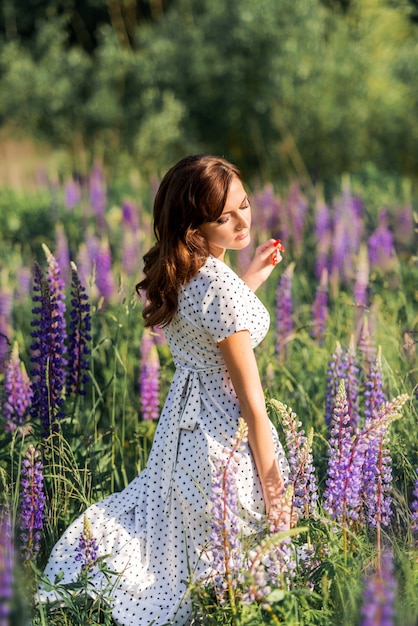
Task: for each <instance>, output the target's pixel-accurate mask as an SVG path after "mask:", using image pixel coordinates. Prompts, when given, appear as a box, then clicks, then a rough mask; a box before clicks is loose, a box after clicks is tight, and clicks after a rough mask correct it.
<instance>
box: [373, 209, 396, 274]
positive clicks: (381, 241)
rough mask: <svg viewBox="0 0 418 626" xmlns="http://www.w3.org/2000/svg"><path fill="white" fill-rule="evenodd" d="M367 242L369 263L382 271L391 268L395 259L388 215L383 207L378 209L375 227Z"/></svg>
mask: <svg viewBox="0 0 418 626" xmlns="http://www.w3.org/2000/svg"><path fill="white" fill-rule="evenodd" d="M367 243H368V247H369V260H370V265H371V266H372V267H375V268H379V269H381V270H382V271H383V272H386V271H387V270H389V269H391V268H392V267H393V264H394V260H395V248H394V237H393V233H392V231H391V230H390V229H389V216H388V212H387V211H386V210H385V209H382V210H381V211H380V213H379V219H378V225H377V228H376V230H375V231H374V232H373V233H372V235H371V236H370V237H369V239H368V242H367Z"/></svg>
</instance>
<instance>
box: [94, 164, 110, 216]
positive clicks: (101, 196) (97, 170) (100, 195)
mask: <svg viewBox="0 0 418 626" xmlns="http://www.w3.org/2000/svg"><path fill="white" fill-rule="evenodd" d="M106 195H107V194H106V181H105V177H104V172H103V168H102V166H101V165H100V163H96V164H95V166H94V167H93V171H92V172H91V174H90V204H91V206H92V207H93V210H94V213H95V215H96V217H97V224H98V226H99V228H102V227H103V226H104V215H105V209H106Z"/></svg>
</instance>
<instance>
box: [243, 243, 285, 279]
mask: <svg viewBox="0 0 418 626" xmlns="http://www.w3.org/2000/svg"><path fill="white" fill-rule="evenodd" d="M282 252H284V248H283V246H282V244H281V242H280V239H269V240H268V241H267V242H266V243H262V244H261V245H260V246H258V247H257V248H256V251H255V256H254V259H253V260H252V261H251V263H250V265H249V266H248V268H247V269H246V271H245V272H244V274H243V276H242V280H243V281H244V282H245V283H246V284H247V285H248V287H249V288H250V289H251V290H252V291H256V290H257V289H258V288H259V287H260V285H262V284H263V283H264V282H265V281H266V280H267V278H268V277H269V276H270V274H271V272H272V271H273V269H274V268H275V266H276V265H277V264H278V263H280V261H281V260H282V255H281V253H282Z"/></svg>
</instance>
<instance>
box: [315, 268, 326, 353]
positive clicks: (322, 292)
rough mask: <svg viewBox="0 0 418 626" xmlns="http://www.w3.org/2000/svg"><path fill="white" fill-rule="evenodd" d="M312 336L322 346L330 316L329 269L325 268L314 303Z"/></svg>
mask: <svg viewBox="0 0 418 626" xmlns="http://www.w3.org/2000/svg"><path fill="white" fill-rule="evenodd" d="M312 318H313V324H312V337H313V338H314V339H315V340H316V341H317V343H318V344H319V345H320V346H321V345H322V344H323V341H324V331H325V326H326V323H327V318H328V270H327V269H326V268H324V269H323V270H322V274H321V280H320V282H319V285H318V287H317V289H316V292H315V298H314V301H313V304H312Z"/></svg>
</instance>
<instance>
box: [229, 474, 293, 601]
mask: <svg viewBox="0 0 418 626" xmlns="http://www.w3.org/2000/svg"><path fill="white" fill-rule="evenodd" d="M292 501H293V488H292V486H288V487H287V489H286V491H285V493H284V495H283V498H282V501H281V505H282V506H281V510H280V511H278V512H277V515H278V517H277V520H278V521H277V522H275V523H272V524H271V526H270V534H268V535H267V536H265V537H264V538H263V539H262V540H261V542H260V543H258V544H257V545H256V546H255V547H254V548H253V549H252V550H251V551H250V553H249V560H248V563H247V566H246V568H245V571H243V572H242V574H241V583H242V601H243V603H244V604H252V603H253V602H254V601H258V602H261V604H262V605H265V606H267V602H266V596H267V595H268V594H269V593H270V591H271V589H272V587H276V588H283V587H289V586H290V583H291V580H292V578H294V576H295V573H296V550H295V547H294V545H293V543H292V541H291V539H290V537H289V536H285V537H283V536H280V533H281V532H282V531H285V532H286V530H287V529H288V523H287V522H285V523H284V524H283V521H284V520H288V519H289V515H290V511H291V503H292ZM275 513H276V511H275Z"/></svg>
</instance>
